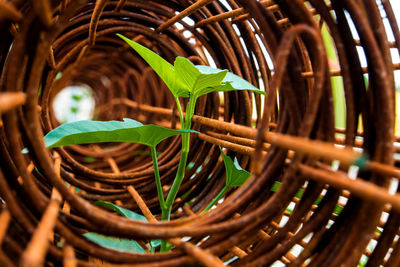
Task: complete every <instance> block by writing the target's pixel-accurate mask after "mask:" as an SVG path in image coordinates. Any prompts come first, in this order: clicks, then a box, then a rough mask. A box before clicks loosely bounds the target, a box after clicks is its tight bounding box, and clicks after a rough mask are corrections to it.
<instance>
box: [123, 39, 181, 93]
mask: <svg viewBox="0 0 400 267" xmlns="http://www.w3.org/2000/svg"><path fill="white" fill-rule="evenodd" d="M117 36H118V37H120V38H121V39H123V40H124V41H125V42H126V43H127V44H129V45H130V46H131V47H132V48H133V49H134V50H135V51H136V52H137V53H138V54H139V55H140V56H141V57H142V58H143V59H144V60H145V61H146V62H147V63H148V64H149V65H150V67H151V68H152V69H153V70H154V71H155V72H156V73H157V75H158V76H160V78H161V79H162V80H163V81H164V82H165V84H166V85H167V86H168V88H169V90H171V92H172V94H173V95H174V96H175V97H183V96H185V95H187V90H186V88H184V84H183V83H182V82H181V80H180V79H178V77H177V76H176V74H175V69H174V67H173V66H172V65H171V64H170V63H168V62H167V61H166V60H165V59H163V58H162V57H160V56H159V55H157V54H156V53H154V52H153V51H151V50H150V49H148V48H146V47H144V46H143V45H141V44H139V43H137V42H135V41H132V40H130V39H129V38H127V37H125V36H123V35H121V34H117Z"/></svg>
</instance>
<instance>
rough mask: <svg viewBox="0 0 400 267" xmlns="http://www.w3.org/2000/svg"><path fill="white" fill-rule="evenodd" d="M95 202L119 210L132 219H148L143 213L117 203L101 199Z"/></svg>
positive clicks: (97, 204)
mask: <svg viewBox="0 0 400 267" xmlns="http://www.w3.org/2000/svg"><path fill="white" fill-rule="evenodd" d="M94 204H95V205H96V206H99V207H106V208H108V209H110V210H113V211H115V212H117V213H118V214H120V215H122V216H124V217H126V218H129V219H132V220H138V221H147V219H146V217H144V216H143V215H140V214H138V213H136V212H133V211H131V210H127V209H124V208H122V207H120V206H118V205H115V204H113V203H110V202H106V201H102V200H99V201H96V202H95V203H94Z"/></svg>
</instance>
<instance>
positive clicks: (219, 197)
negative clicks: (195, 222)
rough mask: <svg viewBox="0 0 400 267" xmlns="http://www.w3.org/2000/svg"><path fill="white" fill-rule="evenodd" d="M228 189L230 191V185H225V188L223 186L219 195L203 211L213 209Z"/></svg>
mask: <svg viewBox="0 0 400 267" xmlns="http://www.w3.org/2000/svg"><path fill="white" fill-rule="evenodd" d="M226 191H228V187H227V186H224V188H222V190H221V192H219V194H218V196H216V197H215V198H214V200H213V201H212V202H211V203H210V204H208V206H207V207H206V208H205V209H204V210H203V211H202V213H203V212H206V211H207V210H209V209H211V208H212V207H213V206H214V205H215V204H216V203H217V202H218V201H219V200H220V199H221V197H222V196H223V195H224V194H225V193H226Z"/></svg>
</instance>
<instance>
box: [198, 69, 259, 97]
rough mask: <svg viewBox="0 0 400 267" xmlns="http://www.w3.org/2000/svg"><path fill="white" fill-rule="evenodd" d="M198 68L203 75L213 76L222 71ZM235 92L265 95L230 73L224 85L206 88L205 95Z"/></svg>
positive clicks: (223, 81)
mask: <svg viewBox="0 0 400 267" xmlns="http://www.w3.org/2000/svg"><path fill="white" fill-rule="evenodd" d="M196 68H197V69H198V70H199V71H200V72H201V73H203V74H213V73H218V72H220V71H222V70H221V69H218V68H213V67H210V66H203V65H196ZM234 90H250V91H253V92H255V93H259V94H262V95H265V92H264V91H261V90H260V89H258V88H257V87H255V86H254V85H252V84H251V83H249V82H248V81H246V80H245V79H243V78H241V77H239V76H237V75H236V74H233V73H232V72H228V73H227V74H226V76H225V78H224V79H223V80H222V84H221V85H219V86H216V87H215V88H206V89H205V90H204V91H203V92H202V95H203V94H207V93H210V92H214V91H234Z"/></svg>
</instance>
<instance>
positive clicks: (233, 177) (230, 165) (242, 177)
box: [221, 152, 251, 188]
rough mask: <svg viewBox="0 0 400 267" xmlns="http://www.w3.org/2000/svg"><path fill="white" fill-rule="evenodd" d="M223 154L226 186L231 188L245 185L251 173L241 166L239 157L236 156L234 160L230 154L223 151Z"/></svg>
mask: <svg viewBox="0 0 400 267" xmlns="http://www.w3.org/2000/svg"><path fill="white" fill-rule="evenodd" d="M221 155H222V158H223V160H224V164H225V170H226V182H225V184H226V185H225V186H226V187H228V188H230V187H234V186H241V185H243V184H244V183H245V182H246V181H247V179H248V178H249V177H250V176H251V173H249V172H248V171H246V170H243V169H242V168H241V167H240V165H239V162H238V160H237V158H235V162H233V161H232V159H231V158H230V157H229V156H227V155H225V154H224V153H223V152H221Z"/></svg>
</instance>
